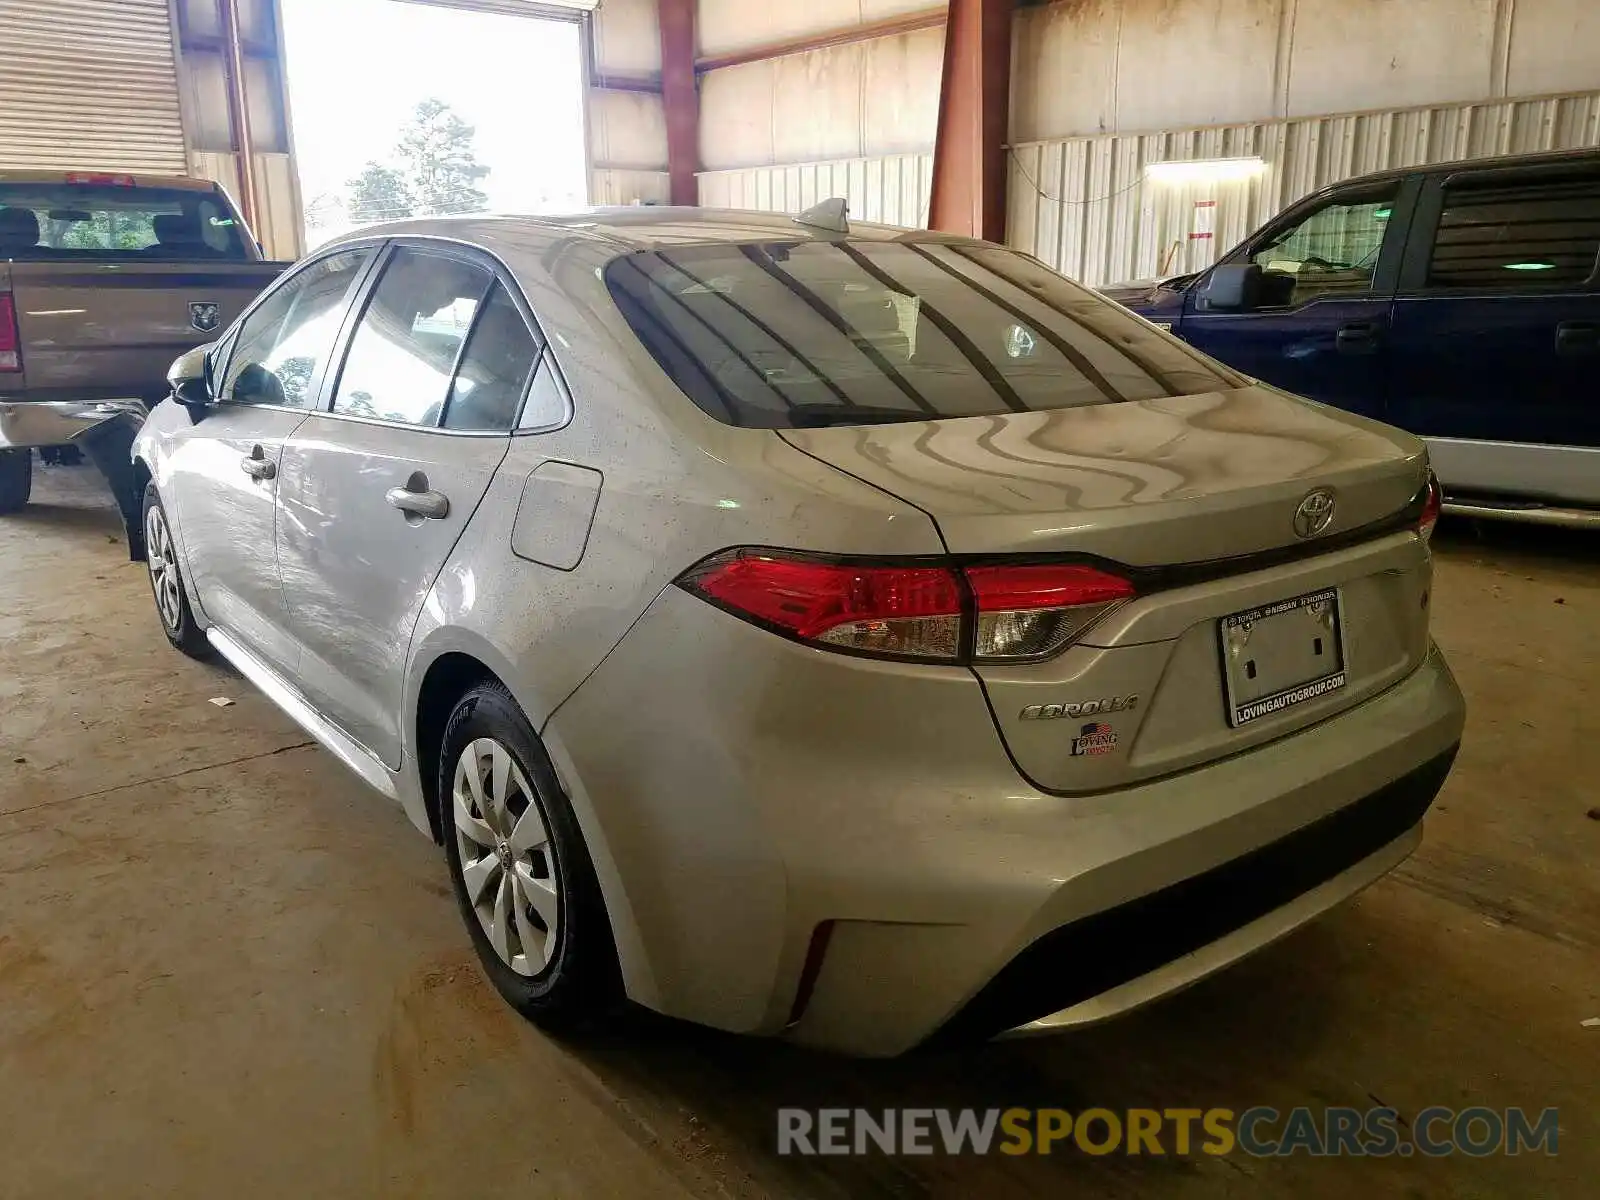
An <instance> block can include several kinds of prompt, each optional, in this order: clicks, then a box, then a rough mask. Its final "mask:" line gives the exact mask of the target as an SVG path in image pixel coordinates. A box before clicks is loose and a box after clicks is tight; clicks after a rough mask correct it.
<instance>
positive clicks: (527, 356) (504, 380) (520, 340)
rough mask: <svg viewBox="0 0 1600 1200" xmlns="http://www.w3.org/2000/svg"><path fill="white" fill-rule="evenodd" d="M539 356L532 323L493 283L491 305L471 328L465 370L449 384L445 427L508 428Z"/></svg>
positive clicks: (459, 371)
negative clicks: (531, 329)
mask: <svg viewBox="0 0 1600 1200" xmlns="http://www.w3.org/2000/svg"><path fill="white" fill-rule="evenodd" d="M537 357H538V354H537V346H536V344H535V342H534V340H533V334H532V333H531V332H529V330H528V323H527V322H526V321H524V320H523V319H522V314H521V313H520V312H518V311H517V306H516V304H515V303H514V302H513V301H512V299H511V297H510V296H508V295H507V294H506V289H505V288H504V287H502V286H501V285H500V284H498V283H497V284H495V286H494V291H493V293H491V295H490V296H489V302H488V303H487V304H485V305H484V306H483V310H482V312H481V313H479V315H478V323H477V324H476V325H474V326H473V327H472V334H471V336H470V337H469V338H468V339H467V346H466V352H465V353H464V354H463V355H462V356H461V366H460V368H459V369H458V370H457V371H456V377H455V381H454V382H453V383H452V384H451V385H450V401H449V403H448V404H446V405H445V410H444V427H445V428H446V429H470V430H479V431H483V430H495V431H500V430H507V429H510V428H511V423H512V422H513V421H514V420H515V419H516V415H517V405H518V404H519V403H520V402H521V400H522V393H523V392H524V391H525V390H526V389H527V386H528V376H529V375H531V374H532V373H533V364H534V360H535V359H536V358H537Z"/></svg>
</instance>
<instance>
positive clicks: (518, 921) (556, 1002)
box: [438, 683, 621, 1027]
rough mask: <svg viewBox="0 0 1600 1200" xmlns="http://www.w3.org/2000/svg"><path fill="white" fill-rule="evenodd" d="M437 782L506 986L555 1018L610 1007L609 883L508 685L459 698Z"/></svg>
mask: <svg viewBox="0 0 1600 1200" xmlns="http://www.w3.org/2000/svg"><path fill="white" fill-rule="evenodd" d="M438 788H439V791H438V796H439V799H440V806H441V809H442V812H441V816H442V818H443V819H442V821H441V824H442V826H443V833H444V843H445V856H446V858H447V860H448V862H449V865H450V878H451V883H452V884H453V885H454V888H455V893H456V901H457V904H458V905H459V906H460V909H461V915H462V918H463V920H464V921H465V922H466V926H467V932H468V934H469V935H470V936H471V938H472V944H473V946H474V948H475V949H476V950H477V952H478V958H479V960H480V961H481V962H482V963H483V968H484V971H485V972H486V973H487V974H488V976H489V979H490V981H491V982H492V983H493V984H494V986H495V988H496V990H498V991H499V993H500V994H501V995H502V996H503V997H505V999H506V1001H507V1002H508V1003H509V1004H510V1005H511V1006H512V1007H513V1008H515V1009H516V1010H517V1011H518V1012H520V1013H522V1015H523V1016H525V1017H528V1018H529V1019H531V1020H534V1021H537V1022H539V1023H540V1024H542V1025H546V1026H551V1027H567V1026H570V1025H572V1024H573V1023H575V1022H577V1021H579V1020H582V1019H585V1018H589V1017H594V1016H599V1015H603V1014H604V1013H605V1012H606V1011H607V1010H609V1009H610V1008H611V1007H612V1006H613V1005H614V1003H615V1002H616V1000H617V998H618V996H619V994H620V991H621V988H620V984H619V982H618V980H619V973H618V970H617V957H616V949H615V945H614V943H613V941H612V938H611V928H610V922H609V921H608V920H607V919H606V911H605V904H604V901H603V900H602V899H601V896H600V885H599V882H598V880H597V879H596V878H595V872H594V866H593V864H592V863H591V861H590V858H589V851H588V848H587V846H586V845H585V844H584V840H583V834H582V832H581V831H580V830H579V828H578V822H577V818H576V817H575V816H574V815H573V812H572V806H571V805H570V804H569V803H568V801H567V798H566V795H565V794H564V793H563V791H562V789H561V785H560V782H559V780H557V778H556V774H555V770H554V768H553V767H552V766H551V765H550V760H549V757H548V756H547V755H546V754H545V751H544V747H543V746H542V745H541V744H540V743H539V739H538V736H537V735H536V734H535V733H534V731H533V728H532V726H531V725H529V723H528V720H527V718H526V717H524V716H523V715H522V710H521V709H520V708H518V707H517V704H516V701H514V700H513V699H512V698H511V695H510V693H509V692H507V691H506V689H505V688H504V687H503V686H501V685H500V684H499V683H484V684H480V685H479V686H477V687H475V688H473V689H472V690H471V691H469V692H468V693H467V694H466V695H465V696H463V697H462V698H461V700H460V701H459V702H458V703H457V705H456V707H455V710H454V711H453V712H452V714H451V717H450V721H449V723H448V725H447V726H446V727H445V735H444V745H443V747H442V753H441V754H440V756H439V779H438Z"/></svg>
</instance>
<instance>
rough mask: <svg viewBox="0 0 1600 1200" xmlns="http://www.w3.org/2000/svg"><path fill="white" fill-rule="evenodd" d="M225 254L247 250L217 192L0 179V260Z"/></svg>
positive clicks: (244, 257)
mask: <svg viewBox="0 0 1600 1200" xmlns="http://www.w3.org/2000/svg"><path fill="white" fill-rule="evenodd" d="M108 256H109V257H114V258H122V257H124V256H126V257H128V258H130V259H156V260H158V261H159V260H162V259H233V260H236V261H248V260H249V259H251V258H252V257H253V256H252V255H251V253H250V249H249V243H248V241H247V240H246V238H245V237H244V235H243V232H242V226H241V225H240V224H239V222H238V220H237V218H235V217H234V215H233V213H232V211H230V210H229V208H228V206H227V205H226V204H225V203H224V202H223V200H222V199H221V197H219V196H218V195H217V194H216V193H214V192H211V191H202V190H200V189H198V188H154V187H137V186H133V185H131V184H112V183H106V184H99V183H0V258H10V259H15V260H17V261H19V262H56V261H64V262H71V261H73V260H75V259H86V258H105V257H108Z"/></svg>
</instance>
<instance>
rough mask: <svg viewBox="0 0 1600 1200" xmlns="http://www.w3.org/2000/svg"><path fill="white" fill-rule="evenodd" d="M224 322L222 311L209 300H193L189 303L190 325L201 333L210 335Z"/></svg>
mask: <svg viewBox="0 0 1600 1200" xmlns="http://www.w3.org/2000/svg"><path fill="white" fill-rule="evenodd" d="M221 320H222V309H221V307H220V306H219V305H217V304H215V303H213V302H212V301H209V300H192V301H190V303H189V324H191V325H193V326H194V327H195V328H196V329H198V330H199V331H200V332H201V333H210V332H211V331H212V330H213V329H215V328H216V327H217V325H218V323H219V322H220V321H221Z"/></svg>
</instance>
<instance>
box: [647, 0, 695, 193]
mask: <svg viewBox="0 0 1600 1200" xmlns="http://www.w3.org/2000/svg"><path fill="white" fill-rule="evenodd" d="M694 9H695V0H656V16H657V20H658V22H659V23H660V26H661V103H662V107H663V108H665V109H666V116H667V171H668V174H669V175H670V176H671V180H672V182H671V187H670V195H671V198H672V203H674V204H698V203H699V202H700V185H699V182H698V181H697V180H696V179H695V174H694V173H695V169H696V168H697V167H698V166H699V165H700V94H699V92H697V91H696V90H695V80H694V52H695V45H694Z"/></svg>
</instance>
